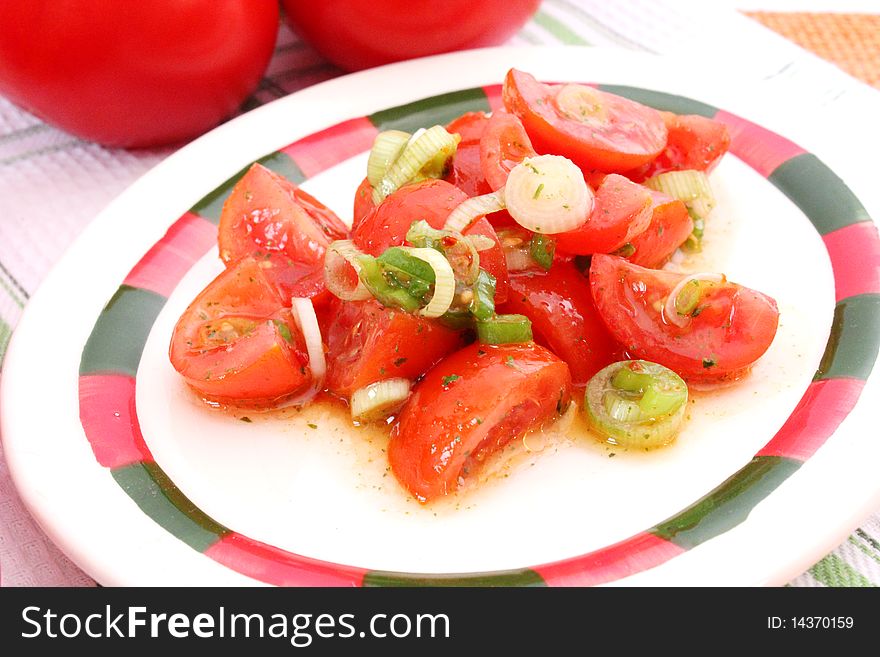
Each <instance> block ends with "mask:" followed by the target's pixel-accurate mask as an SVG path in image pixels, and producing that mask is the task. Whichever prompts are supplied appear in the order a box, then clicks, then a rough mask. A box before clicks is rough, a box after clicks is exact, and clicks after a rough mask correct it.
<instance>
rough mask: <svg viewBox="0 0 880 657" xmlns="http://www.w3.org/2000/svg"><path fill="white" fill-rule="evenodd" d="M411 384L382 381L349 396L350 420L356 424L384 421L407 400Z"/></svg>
mask: <svg viewBox="0 0 880 657" xmlns="http://www.w3.org/2000/svg"><path fill="white" fill-rule="evenodd" d="M411 387H412V384H411V383H410V381H409V380H408V379H401V378H395V379H383V380H382V381H376V382H375V383H371V384H369V385H367V386H364V387H363V388H360V389H359V390H355V392H354V393H353V394H352V395H351V419H352V420H354V421H356V422H372V421H375V420H384V419H385V418H387V417H388V416H389V415H391V414H392V413H394V412H395V411H397V410H398V409H399V408H400V407H401V406H403V403H404V402H405V401H406V400H407V399H408V398H409V392H410V388H411Z"/></svg>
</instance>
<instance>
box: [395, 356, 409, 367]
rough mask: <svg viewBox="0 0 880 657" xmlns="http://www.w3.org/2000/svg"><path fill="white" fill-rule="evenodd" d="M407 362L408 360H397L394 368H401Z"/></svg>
mask: <svg viewBox="0 0 880 657" xmlns="http://www.w3.org/2000/svg"><path fill="white" fill-rule="evenodd" d="M406 361H407V359H406V358H397V359H395V361H394V366H395V367H400V366H401V365H403V364H404V363H405V362H406Z"/></svg>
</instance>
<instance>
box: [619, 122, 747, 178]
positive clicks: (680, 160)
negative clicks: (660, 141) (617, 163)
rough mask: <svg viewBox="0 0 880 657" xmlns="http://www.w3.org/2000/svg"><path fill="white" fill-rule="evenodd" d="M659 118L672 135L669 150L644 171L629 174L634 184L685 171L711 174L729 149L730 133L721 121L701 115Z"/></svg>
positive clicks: (668, 144)
mask: <svg viewBox="0 0 880 657" xmlns="http://www.w3.org/2000/svg"><path fill="white" fill-rule="evenodd" d="M660 114H661V115H662V116H663V121H664V122H665V123H666V129H667V131H668V133H669V137H668V138H667V140H666V148H664V149H663V152H662V153H660V155H658V156H657V157H656V159H654V160H653V161H652V162H650V163H649V164H647V165H646V166H645V167H644V168H643V169H640V170H638V171H635V172H631V173H629V174H627V175H629V176H630V177H631V178H633V179H635V180H644V179H647V178H650V177H651V176H656V175H657V174H658V173H664V172H666V171H684V170H686V169H695V170H697V171H705V172H706V173H709V172H711V171H712V170H713V169H714V168H715V167H716V166H717V165H718V162H720V161H721V158H722V157H723V156H724V154H725V153H726V152H727V151H728V149H729V148H730V131H729V130H728V129H727V126H726V125H724V124H723V123H721V122H720V121H715V120H713V119H710V118H707V117H705V116H700V115H698V114H673V113H672V112H660Z"/></svg>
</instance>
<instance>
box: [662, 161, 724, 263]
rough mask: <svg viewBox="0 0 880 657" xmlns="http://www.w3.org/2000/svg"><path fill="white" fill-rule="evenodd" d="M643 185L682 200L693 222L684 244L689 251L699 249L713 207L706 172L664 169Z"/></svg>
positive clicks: (712, 197) (713, 200)
mask: <svg viewBox="0 0 880 657" xmlns="http://www.w3.org/2000/svg"><path fill="white" fill-rule="evenodd" d="M644 185H645V187H649V188H651V189H655V190H657V191H658V192H663V193H664V194H669V196H671V197H672V198H677V199H679V200H680V201H683V202H684V204H685V205H686V206H687V209H688V214H689V215H690V216H691V219H692V220H693V222H694V230H693V232H692V233H691V235H690V237H689V238H688V241H687V242H686V243H685V245H686V246H687V248H688V249H689V250H691V251H699V250H700V249H701V248H702V240H703V231H704V230H705V225H706V218H707V217H708V216H709V213H711V212H712V209H713V208H714V207H715V195H714V194H713V193H712V186H711V185H710V184H709V177H708V176H707V175H706V173H705V172H704V171H697V170H695V169H687V170H685V171H666V172H664V173H658V174H657V175H656V176H653V177H651V178H648V179H647V180H646V181H645V182H644Z"/></svg>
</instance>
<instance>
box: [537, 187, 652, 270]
mask: <svg viewBox="0 0 880 657" xmlns="http://www.w3.org/2000/svg"><path fill="white" fill-rule="evenodd" d="M652 208H653V203H652V202H651V190H649V189H648V188H647V187H643V186H642V185H639V184H637V183H634V182H632V181H631V180H629V179H628V178H625V177H624V176H621V175H618V174H616V173H611V174H608V175H607V176H605V177H604V178H603V180H602V184H601V185H599V188H598V189H597V190H596V196H595V201H594V202H593V210H592V212H590V217H589V219H587V221H586V223H585V224H584V225H583V226H581V227H580V228H577V229H576V230H572V231H569V232H567V233H559V234H558V235H555V236H554V237H555V238H556V247H557V248H558V249H559V250H560V251H564V252H566V253H571V254H573V255H589V254H591V253H611V252H612V251H614V250H616V249H619V248H620V247H621V246H623V245H624V244H626V243H627V242H629V241H630V240H631V239H633V237H635V236H636V235H639V234H640V233H642V232H644V230H645V229H646V228H647V227H648V225H649V224H650V223H651V216H652Z"/></svg>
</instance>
